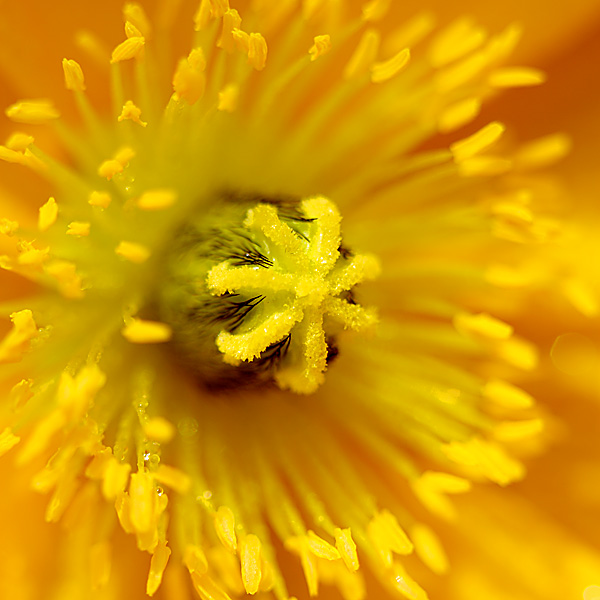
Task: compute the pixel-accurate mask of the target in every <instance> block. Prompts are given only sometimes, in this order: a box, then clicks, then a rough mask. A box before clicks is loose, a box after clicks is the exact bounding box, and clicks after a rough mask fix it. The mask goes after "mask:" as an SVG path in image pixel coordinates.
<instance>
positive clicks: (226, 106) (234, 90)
mask: <svg viewBox="0 0 600 600" xmlns="http://www.w3.org/2000/svg"><path fill="white" fill-rule="evenodd" d="M239 94H240V90H239V87H238V86H237V85H236V84H235V83H230V84H228V85H227V86H225V88H223V90H221V91H220V92H219V103H218V105H217V110H221V111H224V112H234V111H235V109H236V108H237V104H238V99H239Z"/></svg>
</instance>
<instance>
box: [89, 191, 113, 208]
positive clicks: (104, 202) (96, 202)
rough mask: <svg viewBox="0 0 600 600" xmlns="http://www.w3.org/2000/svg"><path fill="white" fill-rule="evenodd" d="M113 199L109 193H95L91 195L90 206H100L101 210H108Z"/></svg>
mask: <svg viewBox="0 0 600 600" xmlns="http://www.w3.org/2000/svg"><path fill="white" fill-rule="evenodd" d="M111 201H112V199H111V197H110V194H109V193H108V192H98V191H93V192H91V193H90V196H89V199H88V204H91V205H92V206H99V207H100V208H108V207H109V206H110V203H111Z"/></svg>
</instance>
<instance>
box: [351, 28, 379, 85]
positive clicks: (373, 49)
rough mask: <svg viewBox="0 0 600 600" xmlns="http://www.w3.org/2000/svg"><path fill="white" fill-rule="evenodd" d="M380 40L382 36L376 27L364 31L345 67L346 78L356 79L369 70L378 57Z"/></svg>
mask: <svg viewBox="0 0 600 600" xmlns="http://www.w3.org/2000/svg"><path fill="white" fill-rule="evenodd" d="M380 42H381V36H380V34H379V32H378V31H377V30H376V29H368V30H367V31H365V32H364V34H363V36H362V38H361V39H360V42H359V43H358V46H357V47H356V49H355V50H354V53H353V54H352V57H351V58H350V60H349V61H348V64H347V65H346V67H345V69H344V78H345V79H354V78H356V77H360V76H361V75H364V74H365V73H367V72H368V71H369V69H370V68H371V66H372V65H373V63H374V62H375V59H376V58H377V53H378V51H379V44H380Z"/></svg>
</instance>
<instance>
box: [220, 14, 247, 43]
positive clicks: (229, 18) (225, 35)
mask: <svg viewBox="0 0 600 600" xmlns="http://www.w3.org/2000/svg"><path fill="white" fill-rule="evenodd" d="M241 25H242V18H241V17H240V14H239V13H238V11H237V10H234V9H230V10H228V11H227V12H226V13H225V14H224V15H223V28H222V30H221V37H220V38H219V41H218V42H217V46H218V47H219V48H223V50H225V51H226V52H227V53H229V54H231V53H232V52H233V51H234V50H235V47H236V44H235V40H234V38H233V30H234V29H239V28H240V27H241Z"/></svg>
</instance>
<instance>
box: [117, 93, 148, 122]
mask: <svg viewBox="0 0 600 600" xmlns="http://www.w3.org/2000/svg"><path fill="white" fill-rule="evenodd" d="M141 114H142V111H141V109H139V108H138V107H137V106H136V105H135V104H134V103H133V102H132V101H131V100H127V102H125V105H124V106H123V110H122V111H121V114H120V115H119V117H118V121H119V122H121V121H124V120H125V119H129V120H130V121H133V122H134V123H137V124H138V125H141V126H142V127H146V125H148V123H144V121H142V120H141V119H140V116H141Z"/></svg>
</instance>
